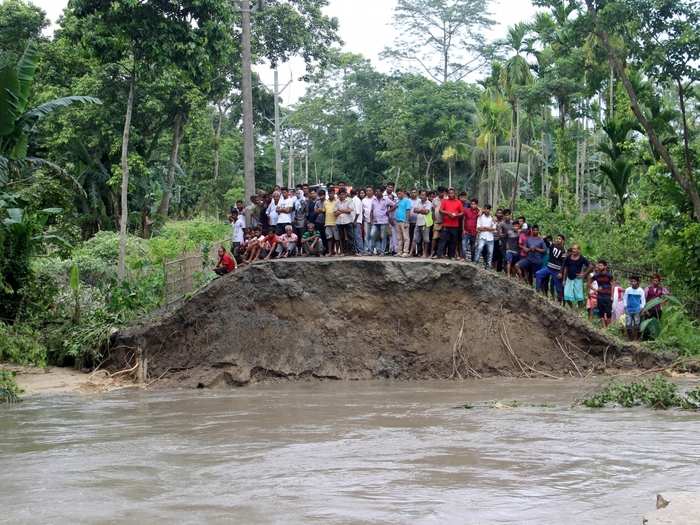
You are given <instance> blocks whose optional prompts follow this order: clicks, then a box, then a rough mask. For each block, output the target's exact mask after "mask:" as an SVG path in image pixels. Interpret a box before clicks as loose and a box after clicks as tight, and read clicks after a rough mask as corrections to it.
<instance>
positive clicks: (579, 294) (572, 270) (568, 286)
mask: <svg viewBox="0 0 700 525" xmlns="http://www.w3.org/2000/svg"><path fill="white" fill-rule="evenodd" d="M590 266H591V265H590V263H589V262H588V259H586V258H585V257H584V256H583V255H581V247H580V246H579V245H578V244H574V245H572V246H571V251H570V253H569V255H567V257H566V259H565V260H564V265H563V266H562V273H561V279H562V280H563V281H564V302H565V303H568V304H571V305H572V306H579V305H580V304H581V303H583V301H584V300H585V297H584V295H583V276H584V275H586V274H587V273H588V272H589V271H590Z"/></svg>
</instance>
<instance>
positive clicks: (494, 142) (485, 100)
mask: <svg viewBox="0 0 700 525" xmlns="http://www.w3.org/2000/svg"><path fill="white" fill-rule="evenodd" d="M507 120H508V105H507V103H506V101H505V100H504V99H503V96H502V95H501V94H500V93H499V92H498V90H497V89H495V88H494V87H489V88H487V89H486V91H484V93H483V95H482V96H481V98H480V99H479V104H478V107H477V121H478V126H477V129H478V133H479V134H478V136H477V138H476V145H477V147H479V148H481V149H482V150H483V151H484V152H485V157H486V171H487V173H488V177H487V181H488V185H489V189H488V198H489V200H490V201H491V202H493V203H496V202H497V201H498V199H499V197H500V193H501V191H500V177H499V169H498V143H499V141H501V139H503V138H505V137H506V136H508V122H507Z"/></svg>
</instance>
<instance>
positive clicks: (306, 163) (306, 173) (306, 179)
mask: <svg viewBox="0 0 700 525" xmlns="http://www.w3.org/2000/svg"><path fill="white" fill-rule="evenodd" d="M304 156H305V157H306V158H305V160H304V184H308V183H309V136H308V135H306V148H304Z"/></svg>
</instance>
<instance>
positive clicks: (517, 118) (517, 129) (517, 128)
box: [510, 106, 523, 211]
mask: <svg viewBox="0 0 700 525" xmlns="http://www.w3.org/2000/svg"><path fill="white" fill-rule="evenodd" d="M516 108H517V109H516V112H515V134H516V135H515V142H516V144H517V147H518V149H517V153H516V155H515V177H513V191H512V192H511V194H510V199H511V202H510V209H511V210H513V211H515V201H516V200H517V198H518V190H519V189H520V187H519V185H518V178H519V177H520V155H521V154H522V150H523V143H522V141H521V140H520V108H519V107H517V106H516Z"/></svg>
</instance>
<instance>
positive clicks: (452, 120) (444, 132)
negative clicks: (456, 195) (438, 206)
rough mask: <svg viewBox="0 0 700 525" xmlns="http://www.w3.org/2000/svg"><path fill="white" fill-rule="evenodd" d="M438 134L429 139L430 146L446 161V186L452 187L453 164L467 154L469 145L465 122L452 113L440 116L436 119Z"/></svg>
mask: <svg viewBox="0 0 700 525" xmlns="http://www.w3.org/2000/svg"><path fill="white" fill-rule="evenodd" d="M438 126H439V128H440V130H441V131H440V134H439V135H438V136H437V137H435V138H434V139H433V140H432V141H431V146H432V147H433V148H436V149H438V150H441V151H442V153H441V154H440V157H441V158H442V160H443V161H444V162H446V163H447V171H448V179H447V186H448V187H450V188H451V187H452V174H453V172H454V168H455V164H456V163H457V162H458V161H460V160H465V159H466V158H468V156H469V145H468V144H467V143H466V133H465V123H464V122H460V121H458V120H457V118H456V117H455V116H454V115H450V116H449V117H442V118H441V119H440V120H439V121H438Z"/></svg>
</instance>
